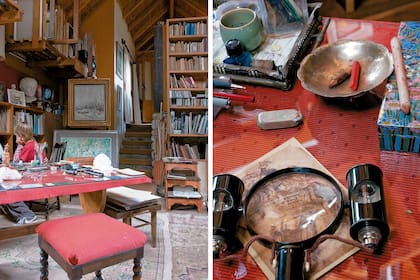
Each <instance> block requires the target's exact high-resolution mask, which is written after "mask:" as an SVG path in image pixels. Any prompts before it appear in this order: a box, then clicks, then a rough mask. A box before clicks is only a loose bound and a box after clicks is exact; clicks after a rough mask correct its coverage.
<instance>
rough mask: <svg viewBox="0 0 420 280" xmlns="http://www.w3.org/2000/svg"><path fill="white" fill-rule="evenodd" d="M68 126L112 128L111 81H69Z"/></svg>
mask: <svg viewBox="0 0 420 280" xmlns="http://www.w3.org/2000/svg"><path fill="white" fill-rule="evenodd" d="M68 94H69V96H68V104H69V107H68V112H67V114H68V120H67V123H68V126H69V127H109V126H111V91H110V81H109V79H69V80H68Z"/></svg>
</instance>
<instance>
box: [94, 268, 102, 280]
mask: <svg viewBox="0 0 420 280" xmlns="http://www.w3.org/2000/svg"><path fill="white" fill-rule="evenodd" d="M93 280H104V279H103V278H102V272H101V271H100V270H97V271H95V278H93Z"/></svg>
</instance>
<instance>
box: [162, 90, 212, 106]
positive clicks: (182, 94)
mask: <svg viewBox="0 0 420 280" xmlns="http://www.w3.org/2000/svg"><path fill="white" fill-rule="evenodd" d="M169 98H170V100H171V105H172V106H191V107H207V106H208V97H207V93H198V94H195V95H193V94H192V93H191V91H189V90H170V91H169Z"/></svg>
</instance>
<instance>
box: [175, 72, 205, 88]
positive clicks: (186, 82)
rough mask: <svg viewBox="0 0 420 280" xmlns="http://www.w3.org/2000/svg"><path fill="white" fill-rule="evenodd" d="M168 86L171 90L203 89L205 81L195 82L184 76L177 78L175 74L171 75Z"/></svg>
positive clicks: (191, 78)
mask: <svg viewBox="0 0 420 280" xmlns="http://www.w3.org/2000/svg"><path fill="white" fill-rule="evenodd" d="M169 86H170V87H171V88H205V87H206V82H205V81H196V80H195V79H194V78H193V77H191V76H187V77H185V76H184V75H181V76H177V75H175V74H172V75H171V79H170V81H169Z"/></svg>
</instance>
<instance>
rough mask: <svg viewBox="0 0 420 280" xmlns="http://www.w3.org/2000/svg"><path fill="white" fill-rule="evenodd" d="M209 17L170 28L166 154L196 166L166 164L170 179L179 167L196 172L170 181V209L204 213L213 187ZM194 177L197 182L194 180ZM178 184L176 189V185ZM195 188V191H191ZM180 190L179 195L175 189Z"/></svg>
mask: <svg viewBox="0 0 420 280" xmlns="http://www.w3.org/2000/svg"><path fill="white" fill-rule="evenodd" d="M207 20H208V19H207V17H191V18H174V19H168V20H166V24H165V33H164V34H165V42H166V43H165V44H166V45H165V52H164V54H165V62H166V63H165V69H164V73H165V76H166V80H165V94H164V110H165V112H166V116H167V117H166V139H165V146H166V147H165V154H166V156H168V157H175V158H177V157H179V158H184V159H188V160H191V162H193V163H192V164H186V163H184V165H183V164H180V163H178V164H176V163H168V162H165V170H166V175H168V172H169V170H170V169H171V168H172V167H174V166H173V165H177V167H178V168H179V167H180V165H181V166H183V167H184V168H187V169H192V170H193V171H194V172H193V173H194V175H193V176H192V177H191V178H194V179H191V178H188V179H179V178H178V179H177V178H171V177H169V178H167V179H166V180H165V191H166V203H167V208H169V209H170V208H171V207H172V206H173V205H175V204H182V205H195V206H196V207H197V209H198V211H200V212H201V210H202V204H203V200H204V199H205V197H202V196H201V195H199V196H197V197H194V196H192V197H190V196H189V195H187V196H183V195H180V194H182V193H183V191H185V192H191V193H193V194H195V195H198V194H200V190H201V191H204V190H206V189H207V186H206V182H207V174H206V172H200V170H201V169H200V168H202V167H203V166H204V168H203V169H205V170H207V143H208V90H207V79H208V41H207V39H208V25H207ZM190 179H191V180H190ZM175 185H176V186H175ZM191 188H192V190H191ZM174 189H176V191H174Z"/></svg>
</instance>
